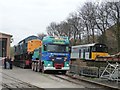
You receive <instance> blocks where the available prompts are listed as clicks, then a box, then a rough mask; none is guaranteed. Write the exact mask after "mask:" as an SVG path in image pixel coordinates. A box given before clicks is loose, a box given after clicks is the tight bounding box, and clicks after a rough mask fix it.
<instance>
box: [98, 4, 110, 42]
mask: <svg viewBox="0 0 120 90" xmlns="http://www.w3.org/2000/svg"><path fill="white" fill-rule="evenodd" d="M109 14H110V10H109V7H108V4H107V3H102V4H101V5H100V6H98V7H97V13H96V26H97V28H98V29H99V30H100V31H101V34H102V40H101V41H100V42H101V43H106V42H107V37H106V29H108V28H109V27H110V23H109Z"/></svg>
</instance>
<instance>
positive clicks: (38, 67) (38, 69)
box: [37, 63, 40, 72]
mask: <svg viewBox="0 0 120 90" xmlns="http://www.w3.org/2000/svg"><path fill="white" fill-rule="evenodd" d="M37 72H40V65H39V63H37Z"/></svg>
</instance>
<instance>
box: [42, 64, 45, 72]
mask: <svg viewBox="0 0 120 90" xmlns="http://www.w3.org/2000/svg"><path fill="white" fill-rule="evenodd" d="M42 73H45V70H44V64H42Z"/></svg>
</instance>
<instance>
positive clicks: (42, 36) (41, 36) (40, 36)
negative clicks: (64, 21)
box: [38, 33, 47, 40]
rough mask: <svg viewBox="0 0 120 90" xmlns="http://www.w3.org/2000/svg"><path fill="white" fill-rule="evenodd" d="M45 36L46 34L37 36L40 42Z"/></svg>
mask: <svg viewBox="0 0 120 90" xmlns="http://www.w3.org/2000/svg"><path fill="white" fill-rule="evenodd" d="M45 36H47V35H46V34H44V33H39V34H38V37H39V38H40V39H41V40H42V39H43V38H44V37H45Z"/></svg>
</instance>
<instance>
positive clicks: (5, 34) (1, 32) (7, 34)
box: [0, 32, 12, 37]
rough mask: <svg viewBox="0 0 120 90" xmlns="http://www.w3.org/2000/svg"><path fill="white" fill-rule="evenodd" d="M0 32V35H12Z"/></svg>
mask: <svg viewBox="0 0 120 90" xmlns="http://www.w3.org/2000/svg"><path fill="white" fill-rule="evenodd" d="M0 34H1V35H5V36H9V37H12V35H10V34H6V33H2V32H0Z"/></svg>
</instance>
